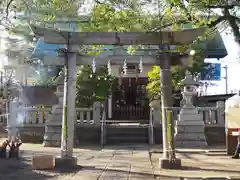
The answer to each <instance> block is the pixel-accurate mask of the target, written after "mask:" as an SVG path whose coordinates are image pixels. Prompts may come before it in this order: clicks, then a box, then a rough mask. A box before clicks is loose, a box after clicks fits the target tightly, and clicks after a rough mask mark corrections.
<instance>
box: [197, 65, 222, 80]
mask: <svg viewBox="0 0 240 180" xmlns="http://www.w3.org/2000/svg"><path fill="white" fill-rule="evenodd" d="M201 80H207V81H220V80H221V64H220V63H206V66H205V68H204V70H203V71H202V72H201Z"/></svg>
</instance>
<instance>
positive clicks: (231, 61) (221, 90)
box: [204, 31, 240, 94]
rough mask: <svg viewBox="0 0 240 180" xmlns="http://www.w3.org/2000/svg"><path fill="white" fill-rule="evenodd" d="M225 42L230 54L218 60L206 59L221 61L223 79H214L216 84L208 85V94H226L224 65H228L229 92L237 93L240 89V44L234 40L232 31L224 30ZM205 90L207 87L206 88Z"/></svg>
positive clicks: (223, 37)
mask: <svg viewBox="0 0 240 180" xmlns="http://www.w3.org/2000/svg"><path fill="white" fill-rule="evenodd" d="M221 36H222V39H223V42H224V44H225V46H226V49H227V52H228V56H226V57H225V58H223V59H220V60H216V59H212V60H205V61H206V62H213V63H221V67H222V69H221V70H222V71H221V77H222V78H221V80H220V81H212V82H213V83H214V84H216V86H212V87H208V88H207V92H206V94H225V93H226V80H225V79H224V77H226V72H225V69H224V68H223V67H224V66H226V65H227V66H228V93H231V92H232V91H233V92H234V93H235V92H237V91H239V90H240V83H239V81H238V80H239V77H240V58H238V57H240V48H239V45H238V44H236V42H235V41H234V38H233V35H232V34H231V33H226V31H225V32H222V33H221ZM204 91H205V89H204Z"/></svg>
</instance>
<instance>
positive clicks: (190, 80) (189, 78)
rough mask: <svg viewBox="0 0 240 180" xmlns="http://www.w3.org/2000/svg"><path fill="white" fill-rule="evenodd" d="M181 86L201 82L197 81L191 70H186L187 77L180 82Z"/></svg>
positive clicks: (196, 84) (194, 84)
mask: <svg viewBox="0 0 240 180" xmlns="http://www.w3.org/2000/svg"><path fill="white" fill-rule="evenodd" d="M180 85H181V86H191V85H192V86H199V83H198V82H196V81H195V80H194V79H193V77H192V74H191V73H190V72H189V71H186V72H185V78H184V79H183V80H182V81H181V82H180Z"/></svg>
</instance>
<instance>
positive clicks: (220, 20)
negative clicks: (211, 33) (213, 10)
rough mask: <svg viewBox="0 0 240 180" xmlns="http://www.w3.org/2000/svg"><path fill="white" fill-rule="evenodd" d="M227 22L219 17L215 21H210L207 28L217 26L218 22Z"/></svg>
mask: <svg viewBox="0 0 240 180" xmlns="http://www.w3.org/2000/svg"><path fill="white" fill-rule="evenodd" d="M224 20H227V17H226V16H219V17H218V18H217V19H216V20H215V21H212V22H211V23H210V24H208V27H209V28H213V27H214V26H216V25H218V24H219V23H220V22H222V21H224Z"/></svg>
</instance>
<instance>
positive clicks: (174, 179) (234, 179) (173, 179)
mask: <svg viewBox="0 0 240 180" xmlns="http://www.w3.org/2000/svg"><path fill="white" fill-rule="evenodd" d="M156 179H158V180H240V177H239V176H238V177H236V176H235V177H208V178H198V177H193V178H185V177H157V178H156Z"/></svg>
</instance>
